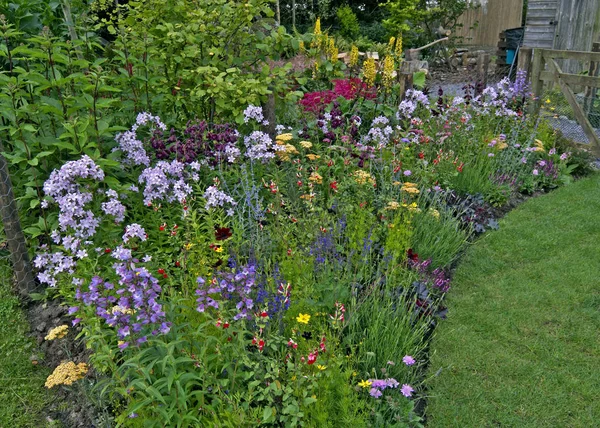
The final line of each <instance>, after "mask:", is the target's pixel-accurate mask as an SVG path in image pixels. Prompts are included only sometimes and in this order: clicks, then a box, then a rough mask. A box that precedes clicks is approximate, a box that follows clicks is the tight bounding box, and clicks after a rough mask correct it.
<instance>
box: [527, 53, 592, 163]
mask: <svg viewBox="0 0 600 428" xmlns="http://www.w3.org/2000/svg"><path fill="white" fill-rule="evenodd" d="M594 47H595V48H596V49H598V48H600V44H596V45H595V46H594ZM529 59H531V62H529ZM561 59H562V60H571V61H578V62H583V63H589V69H588V74H587V75H581V74H572V73H565V72H563V70H562V69H561V67H560V66H559V64H558V62H557V60H561ZM599 64H600V52H583V51H561V50H553V49H535V50H533V52H532V50H531V49H530V48H523V49H522V56H521V58H520V59H519V66H520V67H521V68H524V69H525V70H527V71H528V72H529V73H528V74H529V76H530V80H531V90H532V92H533V94H534V96H535V99H536V100H535V101H534V102H533V103H532V104H531V110H530V113H531V114H533V115H536V114H538V113H539V111H540V106H541V99H540V97H541V96H542V91H543V87H544V83H545V82H551V83H552V84H555V85H558V87H559V88H560V90H561V92H562V93H563V95H564V97H565V99H566V100H567V102H568V103H569V105H570V106H571V109H572V110H573V116H574V117H575V119H576V120H577V123H578V124H579V125H580V126H581V127H582V129H583V132H584V133H585V135H586V137H587V138H588V141H589V148H590V149H591V151H592V153H594V155H596V156H598V157H600V139H599V138H598V135H597V134H596V131H595V129H594V128H593V127H592V125H591V123H590V121H589V119H588V113H589V111H586V110H587V108H586V106H585V104H584V106H581V105H579V103H578V102H577V98H576V97H575V94H574V91H573V88H586V90H585V92H586V94H594V95H595V93H596V92H597V88H600V77H598V69H599V67H598V65H599ZM590 98H593V97H592V96H590ZM588 106H589V103H588Z"/></svg>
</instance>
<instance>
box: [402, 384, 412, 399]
mask: <svg viewBox="0 0 600 428" xmlns="http://www.w3.org/2000/svg"><path fill="white" fill-rule="evenodd" d="M400 392H401V393H402V395H404V396H405V397H410V396H412V393H413V392H414V389H413V387H412V386H410V385H407V384H403V385H402V388H400Z"/></svg>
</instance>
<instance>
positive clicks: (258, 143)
mask: <svg viewBox="0 0 600 428" xmlns="http://www.w3.org/2000/svg"><path fill="white" fill-rule="evenodd" d="M244 145H245V146H246V156H247V157H248V158H249V159H251V160H260V161H262V162H265V161H268V160H269V159H273V158H274V157H275V153H274V150H276V149H277V148H278V146H277V145H276V144H274V143H273V140H272V139H271V137H270V136H269V134H267V133H265V132H262V131H254V132H252V133H251V134H250V135H248V136H247V137H244Z"/></svg>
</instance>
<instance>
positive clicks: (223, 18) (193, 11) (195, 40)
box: [108, 0, 294, 121]
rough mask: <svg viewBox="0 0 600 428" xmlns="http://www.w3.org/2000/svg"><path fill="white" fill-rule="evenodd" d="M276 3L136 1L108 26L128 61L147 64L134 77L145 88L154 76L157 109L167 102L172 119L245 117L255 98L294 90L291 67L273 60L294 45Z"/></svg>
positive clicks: (166, 112)
mask: <svg viewBox="0 0 600 428" xmlns="http://www.w3.org/2000/svg"><path fill="white" fill-rule="evenodd" d="M270 6H271V4H270V2H269V1H266V0H250V1H247V2H228V1H224V0H209V1H204V2H202V5H201V7H198V6H197V5H196V3H195V2H192V1H190V0H177V1H174V2H169V3H165V2H162V1H158V0H149V1H144V2H129V4H128V7H127V9H126V11H124V12H123V15H124V17H123V18H121V19H120V20H118V21H117V22H114V23H110V24H109V27H108V28H109V30H111V31H113V32H114V33H115V34H116V35H117V36H118V38H117V41H116V43H115V45H116V47H117V48H118V49H119V50H120V51H121V52H123V53H124V54H125V57H122V58H121V60H122V61H123V67H126V66H127V65H128V64H129V62H130V61H131V62H132V65H131V66H130V67H133V69H137V68H138V67H140V68H141V69H142V70H144V72H143V74H142V75H136V76H135V78H133V76H132V78H133V80H134V82H135V83H136V84H138V85H139V86H141V87H144V86H145V82H144V81H143V80H144V76H148V75H149V76H152V82H151V88H152V90H153V94H152V105H153V107H154V110H155V111H157V109H156V107H158V106H160V105H161V104H162V106H161V108H159V109H158V111H160V112H161V113H162V114H163V117H164V118H165V119H171V118H172V119H175V120H187V119H192V118H195V117H201V118H206V119H208V120H210V121H218V120H220V121H222V120H224V119H228V118H231V117H233V118H235V119H236V120H241V112H242V110H243V109H244V108H245V107H246V106H247V105H248V104H260V103H261V101H265V100H266V96H267V95H268V94H270V93H272V92H275V93H278V94H281V95H282V96H283V97H285V96H287V95H289V96H291V97H293V95H294V93H293V92H289V91H287V85H286V79H285V76H286V72H287V71H288V70H289V66H288V67H273V66H271V65H270V62H269V61H271V60H277V59H279V58H280V55H281V53H282V52H283V50H284V49H286V46H287V44H288V43H289V38H288V36H287V34H286V33H285V28H284V27H277V26H275V25H274V21H273V19H272V16H273V12H272V10H271V7H270ZM209 23H210V24H209ZM146 57H147V59H146ZM146 78H148V77H146ZM157 104H158V106H157Z"/></svg>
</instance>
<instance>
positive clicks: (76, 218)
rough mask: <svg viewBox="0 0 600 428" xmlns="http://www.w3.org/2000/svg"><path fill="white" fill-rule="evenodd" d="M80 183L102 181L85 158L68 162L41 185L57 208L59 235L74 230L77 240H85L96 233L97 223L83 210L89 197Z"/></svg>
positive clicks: (91, 161)
mask: <svg viewBox="0 0 600 428" xmlns="http://www.w3.org/2000/svg"><path fill="white" fill-rule="evenodd" d="M80 180H91V181H103V180H104V171H102V169H101V168H100V167H98V165H96V164H95V163H94V161H93V160H92V159H91V158H90V157H89V156H87V155H84V156H83V157H81V159H79V160H77V161H69V162H67V163H65V164H64V165H63V166H62V167H61V168H60V169H56V170H54V171H52V173H51V174H50V177H49V178H48V180H46V182H45V183H44V186H43V187H44V192H45V193H46V195H48V196H51V197H52V198H53V199H54V201H55V202H56V203H57V204H58V207H59V215H58V223H59V226H60V230H61V231H63V232H64V231H66V230H68V229H69V228H72V229H73V230H74V235H75V236H76V237H78V238H83V239H85V238H89V237H91V236H93V235H94V234H95V233H96V228H97V227H98V225H99V224H100V221H99V220H98V219H97V218H96V217H95V216H94V214H93V213H92V211H90V210H88V209H86V206H87V204H89V203H90V202H91V201H92V199H93V196H92V194H91V193H90V192H89V191H88V190H89V188H88V187H87V186H86V185H83V184H80V182H79V181H80Z"/></svg>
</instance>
